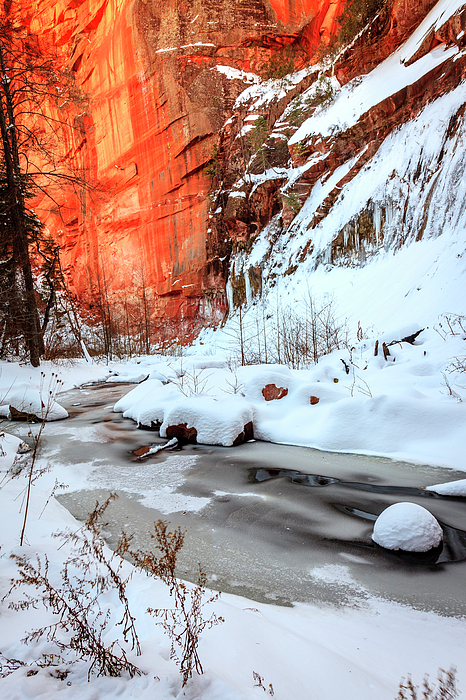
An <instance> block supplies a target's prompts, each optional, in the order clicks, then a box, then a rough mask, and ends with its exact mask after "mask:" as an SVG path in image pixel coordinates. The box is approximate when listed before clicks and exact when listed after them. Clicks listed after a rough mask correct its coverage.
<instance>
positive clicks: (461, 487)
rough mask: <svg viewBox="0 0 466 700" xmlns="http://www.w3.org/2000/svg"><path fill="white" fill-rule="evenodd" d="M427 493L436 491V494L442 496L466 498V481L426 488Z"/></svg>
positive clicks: (450, 482) (460, 480)
mask: <svg viewBox="0 0 466 700" xmlns="http://www.w3.org/2000/svg"><path fill="white" fill-rule="evenodd" d="M426 491H434V493H438V494H440V495H441V496H461V497H466V479H458V481H448V482H447V483H445V484H434V485H433V486H426Z"/></svg>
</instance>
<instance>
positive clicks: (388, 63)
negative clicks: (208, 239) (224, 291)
mask: <svg viewBox="0 0 466 700" xmlns="http://www.w3.org/2000/svg"><path fill="white" fill-rule="evenodd" d="M463 25H466V5H465V3H464V2H462V1H460V0H455V1H454V2H447V1H446V0H441V1H440V2H438V3H437V4H436V5H435V6H434V7H433V9H432V10H431V11H430V13H429V14H428V15H427V16H426V17H425V19H424V21H423V22H422V23H421V24H420V25H419V26H418V27H417V29H416V30H415V31H414V33H413V34H412V35H411V36H410V37H409V38H408V40H407V41H406V42H405V43H404V44H403V45H402V46H400V47H399V48H398V49H397V51H395V52H394V53H393V54H392V55H390V56H389V57H388V58H386V59H385V60H384V61H382V62H381V63H380V64H379V65H378V66H377V67H376V68H374V69H373V70H372V71H371V72H369V73H368V74H367V75H362V76H358V77H356V78H353V79H352V80H351V81H350V82H349V83H347V84H346V85H344V86H342V87H340V85H339V83H338V81H337V80H336V78H335V77H332V69H331V67H328V66H327V67H326V68H325V67H324V68H323V69H322V72H321V74H320V78H319V80H315V78H316V76H317V75H318V74H319V71H317V72H316V70H315V67H314V68H313V69H312V71H309V72H308V75H307V76H306V77H305V78H304V77H303V76H302V75H301V74H299V76H298V77H299V79H300V80H301V83H300V86H301V87H298V88H296V81H295V80H290V81H289V82H288V83H287V84H285V85H284V83H283V81H278V82H277V83H276V84H273V81H268V83H267V84H264V83H262V84H257V85H253V86H250V87H248V88H247V90H246V91H245V93H244V94H243V96H240V98H238V100H237V105H236V106H237V113H236V115H234V118H233V120H230V123H229V124H227V125H226V126H225V129H224V133H223V145H224V148H225V149H226V150H227V151H228V149H229V151H228V153H229V165H227V167H226V171H225V177H224V180H223V184H224V189H223V190H221V191H219V193H218V199H217V202H216V205H217V204H218V205H219V206H218V207H217V209H215V210H214V213H213V214H212V227H213V228H215V227H216V228H217V229H220V228H221V226H222V225H223V226H224V227H225V228H226V229H227V230H228V232H229V233H230V235H231V237H232V239H233V255H232V260H231V267H230V277H229V282H228V292H229V302H230V309H231V316H233V315H234V314H233V312H234V310H235V308H237V307H238V306H241V305H243V312H244V311H245V310H246V309H250V308H251V306H252V305H253V304H259V305H262V306H263V307H264V308H266V309H267V311H266V313H267V314H270V313H273V311H272V312H271V311H270V309H275V310H276V308H277V305H278V303H277V300H279V305H280V306H281V307H282V308H285V307H287V306H289V307H293V306H294V305H295V304H296V303H299V302H300V301H301V300H302V299H303V298H305V297H306V296H307V295H308V294H309V292H310V293H311V294H312V295H313V296H315V297H323V296H324V295H332V296H333V298H334V301H335V305H336V308H338V311H339V313H340V315H341V316H342V317H345V318H347V319H349V320H350V322H351V324H353V328H354V329H355V327H356V324H357V322H358V321H359V322H360V323H361V325H362V326H363V327H364V328H365V329H367V328H370V327H374V328H375V330H376V331H377V332H382V331H383V330H384V329H386V328H388V327H391V326H393V325H394V323H395V324H396V323H400V324H401V323H410V322H412V321H414V320H416V321H418V322H419V323H420V324H421V325H423V326H427V325H433V324H434V323H435V322H436V321H437V320H438V317H439V315H440V314H442V313H456V314H464V313H465V310H466V309H465V304H464V300H463V297H464V289H465V288H466V277H465V271H466V265H465V261H466V258H465V256H464V251H465V243H466V234H465V231H466V211H465V204H464V202H465V201H466V200H465V195H466V178H465V176H464V172H465V165H466V163H465V159H466V155H465V150H464V146H463V144H464V143H465V135H466V120H465V115H464V112H465V102H466V83H465V74H466V49H465V46H464V41H465V32H464V29H463ZM306 81H307V82H306ZM309 83H311V85H310V86H309ZM324 88H325V91H326V92H325V94H324V93H323V92H322V91H323V89H324ZM297 89H298V90H300V94H298V95H296V91H297ZM286 90H288V94H289V99H288V102H287V105H286V106H284V108H283V109H284V111H283V110H282V113H281V115H278V116H277V114H276V113H275V112H274V110H273V109H272V108H271V105H273V102H274V95H275V99H276V101H277V100H280V101H281V102H280V104H281V103H283V102H284V100H283V92H284V91H285V92H286ZM316 95H317V96H318V97H319V99H318V100H317V101H316ZM285 102H286V100H285ZM258 105H259V107H258ZM245 110H246V111H245ZM260 114H265V115H266V117H267V119H268V125H269V131H268V136H267V139H266V141H265V142H264V143H263V145H262V146H261V148H260V149H259V155H257V152H256V153H255V154H252V156H251V159H250V161H249V164H247V165H246V166H245V167H244V169H243V172H239V173H238V167H237V161H235V158H234V157H233V156H234V153H235V148H236V149H237V150H238V148H239V142H241V140H243V142H244V139H245V137H244V134H243V135H242V130H239V125H240V124H244V123H245V122H246V123H247V124H249V122H248V121H247V120H248V116H249V115H254V116H253V120H252V121H251V122H250V123H251V124H254V123H256V125H258V126H260V123H259V122H257V121H256V122H254V119H256V120H257V118H258V117H259V115H260ZM235 119H236V122H235ZM235 129H236V131H235ZM243 130H244V127H243ZM248 133H249V132H248ZM255 133H256V135H257V133H258V128H257V129H256V132H255ZM235 144H236V145H235ZM243 145H244V144H243ZM232 154H233V155H232ZM290 155H291V158H289V156H290ZM274 159H275V160H274ZM261 160H262V164H261V162H259V161H261ZM234 164H236V166H235V167H236V175H237V178H236V182H235V183H234V184H230V183H231V178H232V175H233V170H232V168H233V165H234ZM238 175H239V177H238ZM249 313H251V312H250V311H249Z"/></svg>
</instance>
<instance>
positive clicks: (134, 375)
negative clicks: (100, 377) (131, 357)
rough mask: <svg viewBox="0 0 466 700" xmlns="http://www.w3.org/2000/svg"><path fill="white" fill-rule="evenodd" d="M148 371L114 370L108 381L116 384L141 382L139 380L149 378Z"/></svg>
mask: <svg viewBox="0 0 466 700" xmlns="http://www.w3.org/2000/svg"><path fill="white" fill-rule="evenodd" d="M147 377H148V373H147V372H128V371H123V370H122V371H118V372H114V374H112V375H111V376H110V377H109V378H108V379H107V383H112V382H113V383H114V384H122V383H125V384H139V382H143V381H144V379H147Z"/></svg>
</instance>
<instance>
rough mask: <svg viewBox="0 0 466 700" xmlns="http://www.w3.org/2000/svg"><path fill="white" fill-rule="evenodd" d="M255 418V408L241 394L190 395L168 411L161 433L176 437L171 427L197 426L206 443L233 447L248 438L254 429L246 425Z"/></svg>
mask: <svg viewBox="0 0 466 700" xmlns="http://www.w3.org/2000/svg"><path fill="white" fill-rule="evenodd" d="M252 420H253V409H252V407H251V405H250V404H249V403H248V402H247V401H245V400H244V399H243V398H242V397H240V396H237V395H232V396H228V397H225V398H214V397H211V396H204V395H197V396H190V397H189V398H186V399H184V400H182V401H178V402H177V403H176V404H175V405H174V406H172V407H171V408H170V410H169V411H167V414H166V416H165V420H164V422H163V424H162V427H161V428H160V436H161V437H173V436H175V433H174V432H173V431H171V430H170V429H169V428H170V426H172V427H176V426H184V427H185V430H186V431H189V429H190V428H195V430H196V436H195V437H196V440H197V442H198V443H200V444H202V445H222V446H223V447H231V446H232V445H235V444H239V442H243V441H244V439H247V438H248V436H249V435H250V432H249V429H248V430H245V426H247V425H248V424H249V423H252ZM192 436H193V437H194V434H192ZM180 437H183V436H182V435H180Z"/></svg>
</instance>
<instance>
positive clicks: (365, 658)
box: [0, 368, 466, 700]
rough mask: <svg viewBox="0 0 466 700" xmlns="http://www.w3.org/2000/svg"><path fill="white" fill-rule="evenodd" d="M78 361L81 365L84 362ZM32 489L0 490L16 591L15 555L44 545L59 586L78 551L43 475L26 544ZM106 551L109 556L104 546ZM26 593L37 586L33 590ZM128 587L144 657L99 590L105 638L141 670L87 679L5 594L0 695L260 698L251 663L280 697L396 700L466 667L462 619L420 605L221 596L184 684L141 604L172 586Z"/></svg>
mask: <svg viewBox="0 0 466 700" xmlns="http://www.w3.org/2000/svg"><path fill="white" fill-rule="evenodd" d="M81 371H82V372H83V374H84V370H81ZM101 371H102V369H101ZM105 373H106V371H105V370H104V371H103V374H105ZM65 374H67V372H65ZM91 374H93V375H94V377H95V376H96V375H97V374H98V372H96V370H95V368H92V372H91ZM81 376H83V375H81ZM283 376H285V375H283ZM141 386H142V385H141ZM46 430H47V426H46ZM18 442H19V441H18V440H17V439H14V438H13V439H12V438H8V439H4V440H3V441H2V445H3V456H2V458H1V463H0V467H1V469H2V476H3V477H5V473H6V470H7V468H8V466H9V465H11V463H12V462H13V458H14V453H15V450H16V447H17V445H18ZM24 488H25V479H24V477H19V478H16V479H12V480H9V479H8V478H6V479H4V481H3V482H2V488H1V490H0V502H1V509H2V523H3V525H2V535H1V545H2V549H1V558H0V580H1V586H2V591H3V592H6V591H7V590H8V588H9V580H10V579H11V578H14V577H15V575H16V571H15V569H16V567H15V563H14V562H13V561H12V560H10V559H9V555H10V554H16V555H25V556H27V557H30V558H31V559H32V560H33V561H34V560H35V557H36V555H37V556H39V557H40V558H41V560H42V561H43V562H44V557H45V555H47V557H48V560H49V572H48V573H49V579H50V581H51V582H52V583H54V584H55V585H56V586H58V585H60V579H61V575H60V570H61V569H62V567H63V562H64V560H65V559H66V558H67V557H69V556H70V554H71V544H70V542H66V543H65V544H63V541H62V539H60V538H59V539H55V538H52V537H51V535H52V533H54V532H56V531H57V530H66V529H69V530H71V531H73V532H76V531H79V529H80V527H81V526H80V524H79V523H77V522H76V521H75V520H74V519H73V518H72V517H71V515H70V514H69V513H68V512H67V511H66V510H65V509H64V508H63V507H62V506H60V505H59V504H58V503H57V501H56V500H55V499H54V498H52V499H50V501H49V502H48V504H47V500H48V499H49V496H50V493H49V492H48V491H45V490H42V489H41V488H40V483H37V484H36V485H35V486H34V487H33V490H32V498H31V502H30V511H29V514H28V520H27V524H26V540H25V542H26V543H25V545H24V546H23V547H19V545H18V542H19V535H20V531H21V528H22V524H23V517H24V502H23V501H24ZM44 507H45V509H44ZM106 553H107V555H108V556H109V555H110V553H109V552H108V550H106ZM334 568H335V567H334ZM337 569H338V570H337ZM130 573H131V567H130V565H129V564H125V565H124V569H123V571H122V574H124V575H125V576H127V575H128V574H130ZM321 576H322V580H323V581H326V582H327V585H329V586H332V585H334V583H335V582H338V584H339V585H341V584H342V582H343V581H345V580H346V579H347V580H346V584H347V588H348V591H349V592H350V591H351V590H352V589H353V590H358V592H359V593H361V586H360V585H359V584H358V582H357V581H356V580H354V579H351V577H349V576H348V574H347V573H346V572H345V568H344V567H336V569H335V570H333V569H332V567H325V566H324V567H323V568H322V570H321ZM345 576H346V579H345ZM25 592H26V591H25ZM27 592H29V593H30V594H32V595H33V594H34V590H33V589H32V590H29V591H27ZM127 595H128V599H129V604H130V609H131V612H132V614H133V615H134V617H135V620H136V627H137V630H138V634H139V640H140V643H141V648H142V655H141V656H140V657H138V656H136V655H135V653H134V652H132V651H131V650H130V649H128V645H125V643H124V642H123V640H122V629H121V626H120V627H119V626H118V625H117V624H116V623H117V622H118V621H119V620H120V618H121V615H122V608H121V604H120V603H119V600H118V596H117V593H116V591H115V590H113V591H108V592H106V593H105V594H103V595H102V596H101V601H100V602H101V605H102V607H103V609H104V612H105V613H106V612H107V610H108V612H109V624H108V627H107V629H106V630H105V632H104V639H105V641H106V642H107V643H111V642H112V641H114V640H115V639H118V640H120V642H121V644H122V645H123V647H125V648H126V650H127V655H128V658H129V659H130V660H131V661H132V662H133V663H135V664H136V665H138V666H139V668H140V669H141V671H142V672H143V675H141V676H136V677H135V678H133V679H130V678H128V677H125V676H123V677H120V678H110V677H100V678H98V677H94V676H92V677H91V680H90V681H89V682H88V680H87V669H88V665H89V664H88V663H87V662H86V660H84V659H83V660H81V661H79V662H78V663H76V664H74V665H71V666H67V665H65V664H64V663H59V664H58V669H59V670H60V671H68V672H69V673H68V675H66V677H64V678H63V679H62V680H60V678H59V677H58V676H59V673H57V667H49V666H45V667H43V666H41V665H40V663H39V664H38V663H36V662H37V661H38V660H39V661H40V659H39V657H40V656H41V655H42V654H53V653H57V649H56V648H55V647H54V646H53V644H52V643H50V642H47V641H46V639H42V640H41V641H39V642H37V643H34V642H33V643H30V644H28V645H27V646H26V645H24V644H22V643H21V642H20V640H21V639H22V638H23V637H24V636H25V634H26V633H27V632H28V631H30V630H31V629H37V628H39V627H41V626H45V625H47V624H50V623H51V622H52V618H51V615H50V614H49V613H47V612H46V611H45V610H44V608H43V607H42V606H41V604H38V606H37V609H30V610H29V611H14V610H12V609H9V608H8V603H9V602H10V601H11V600H15V599H17V598H18V596H20V594H19V592H15V593H14V595H13V597H12V598H10V599H6V600H4V601H3V603H2V609H1V615H0V630H1V631H0V634H1V640H2V645H1V652H2V654H3V658H2V664H3V670H5V668H6V663H5V661H4V658H5V657H6V658H8V659H16V660H18V662H11V663H10V665H13V666H14V665H15V664H16V666H17V670H15V671H14V672H13V673H11V675H7V676H5V677H4V678H1V679H0V686H1V697H2V699H5V700H13V699H18V700H23V699H25V698H27V697H30V696H34V697H44V698H55V697H64V698H70V699H72V698H76V699H79V700H81V699H82V700H91V699H94V698H99V699H100V700H105V699H107V698H108V699H110V698H114V697H115V696H119V697H121V698H135V697H137V698H158V700H168V699H169V698H181V697H186V698H192V699H194V698H201V697H202V698H203V699H204V700H220V699H221V700H228V699H231V700H233V699H235V700H240V699H243V698H244V699H245V698H260V697H264V695H263V693H264V692H265V691H264V690H263V689H261V688H260V687H258V686H257V685H256V684H257V683H258V680H257V676H256V678H254V676H253V674H254V673H255V674H259V676H260V677H262V679H263V680H262V684H263V685H264V686H265V688H266V689H267V691H268V690H270V684H271V685H272V687H273V692H274V697H276V698H279V699H281V700H289V698H296V699H297V700H309V698H316V700H322V699H323V698H325V699H328V700H337V699H338V700H339V699H340V698H341V697H343V696H344V697H345V698H348V699H352V698H354V700H356V699H357V700H374V699H375V698H377V699H378V700H385V699H386V700H390V699H391V698H395V696H396V693H397V687H398V682H399V680H400V678H401V676H406V675H407V674H408V673H411V674H412V676H413V679H414V680H415V681H417V682H418V683H420V682H421V680H422V677H423V675H424V673H426V672H427V673H429V674H430V675H431V677H435V674H436V671H437V668H438V667H443V668H445V669H448V668H449V667H450V666H451V665H454V666H456V667H457V669H458V683H459V685H460V687H461V684H462V682H464V678H465V677H466V664H465V662H464V655H463V653H462V649H463V648H464V644H465V643H466V625H465V622H464V620H463V619H455V618H446V617H441V616H439V615H436V614H434V613H426V612H420V611H416V610H413V609H411V608H409V607H405V606H402V605H398V604H395V603H390V602H387V601H384V600H381V599H378V598H375V597H373V596H371V595H369V594H366V595H363V596H360V595H359V596H358V597H357V599H358V602H357V603H355V604H354V606H351V605H350V606H345V605H343V606H341V607H339V608H333V607H330V606H327V607H326V606H317V605H315V606H314V605H302V604H298V605H295V606H294V607H293V608H281V607H278V606H273V605H264V604H259V603H256V602H254V603H251V602H250V601H248V600H246V599H243V598H240V597H236V596H232V595H222V596H221V597H220V599H219V600H217V601H216V602H214V603H212V604H210V605H208V606H207V609H206V611H208V612H206V616H209V615H210V614H211V612H215V613H216V614H217V615H218V616H221V617H223V618H224V620H225V622H224V623H223V624H220V625H218V626H216V627H214V628H212V629H210V630H206V631H205V632H204V633H203V635H202V637H201V641H200V645H199V654H200V658H201V661H202V664H203V667H204V671H205V673H204V675H203V676H197V675H195V676H194V678H193V679H192V680H191V681H189V682H188V685H187V686H186V687H185V688H184V689H182V687H181V678H180V676H179V675H178V673H177V669H176V666H175V664H174V662H173V661H171V660H170V658H169V653H170V644H169V640H168V638H167V637H166V636H164V634H163V631H162V629H161V628H160V627H157V626H156V625H155V624H154V619H153V618H152V617H151V616H149V615H148V614H147V613H146V612H145V611H146V608H147V607H157V606H165V605H169V604H170V603H169V599H168V596H167V591H166V587H165V586H164V585H163V584H162V583H161V582H160V581H154V580H151V579H148V578H146V577H145V576H144V575H143V574H141V573H139V572H133V577H132V579H131V581H130V582H129V584H128V589H127ZM64 636H65V638H66V635H64ZM71 657H72V653H70V652H65V658H66V659H68V660H69V659H70V658H71ZM20 662H21V663H23V664H24V665H21V664H20Z"/></svg>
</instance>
